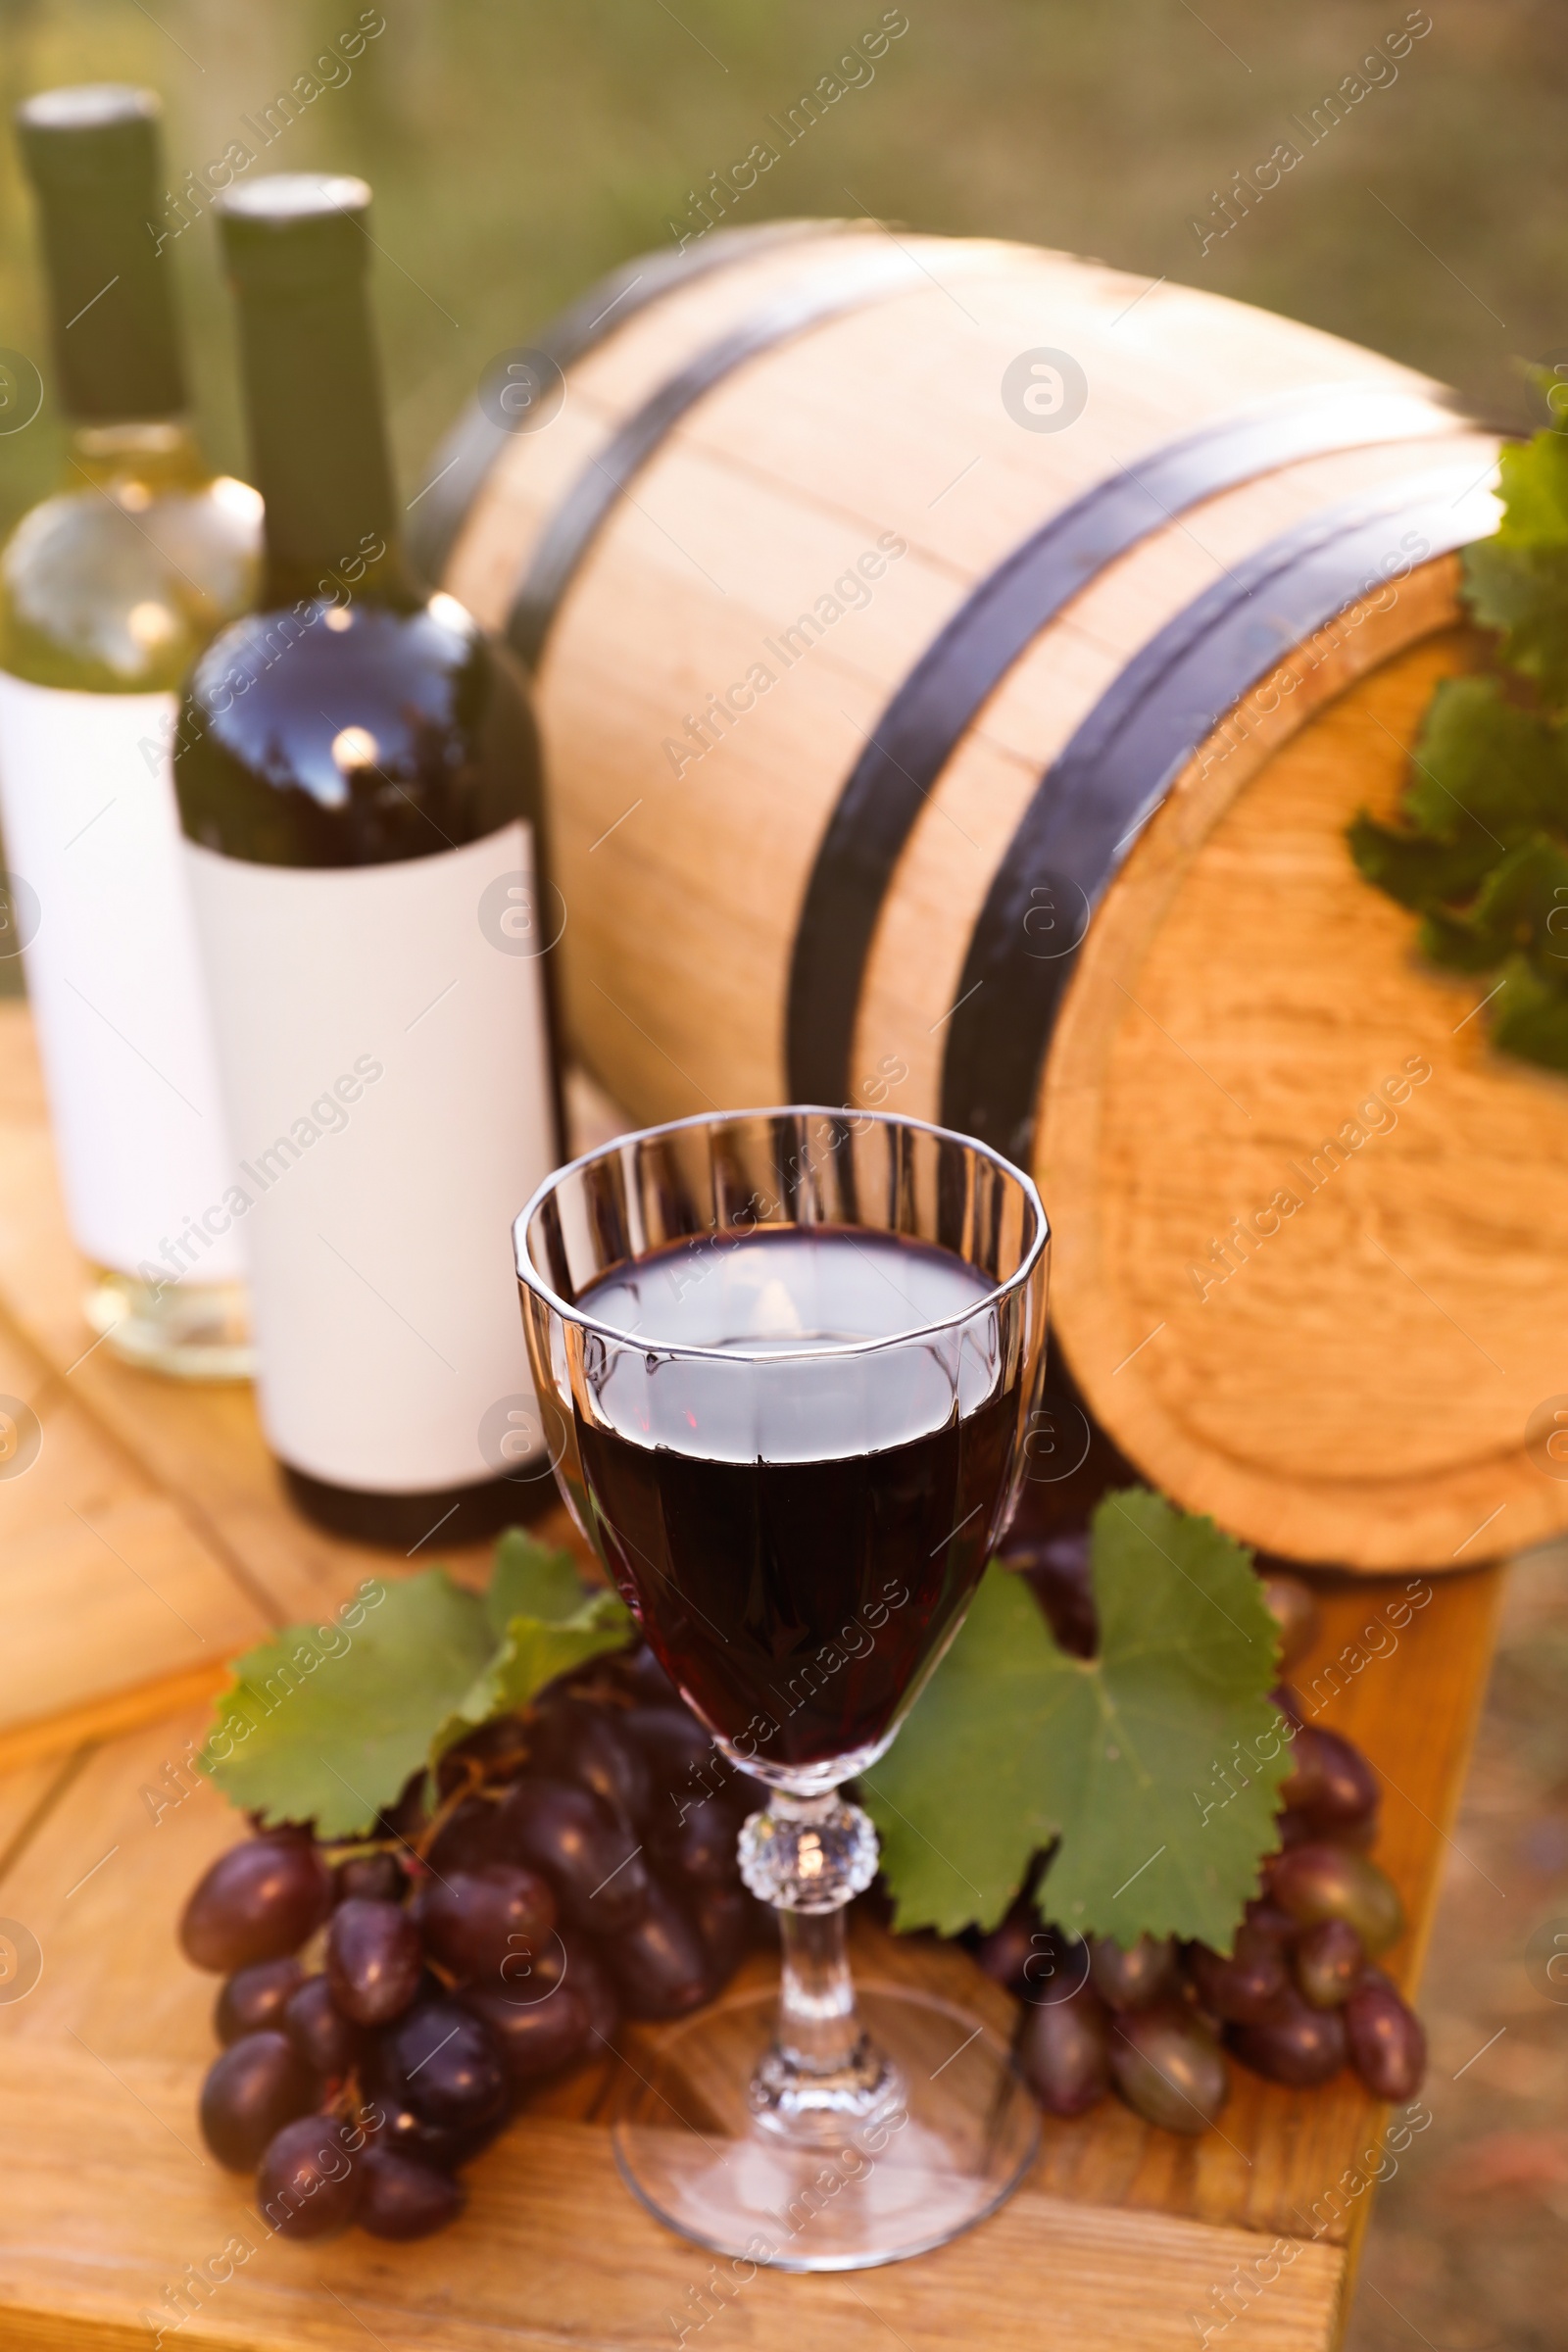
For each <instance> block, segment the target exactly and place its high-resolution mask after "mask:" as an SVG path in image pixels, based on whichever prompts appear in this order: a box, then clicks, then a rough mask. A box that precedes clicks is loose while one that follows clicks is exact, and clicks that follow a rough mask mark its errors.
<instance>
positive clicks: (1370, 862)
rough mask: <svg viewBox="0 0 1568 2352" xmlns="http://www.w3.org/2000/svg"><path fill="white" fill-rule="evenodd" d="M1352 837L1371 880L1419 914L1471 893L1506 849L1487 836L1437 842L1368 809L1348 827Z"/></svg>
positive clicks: (1353, 847)
mask: <svg viewBox="0 0 1568 2352" xmlns="http://www.w3.org/2000/svg"><path fill="white" fill-rule="evenodd" d="M1347 838H1348V841H1349V844H1350V855H1351V857H1352V858H1354V859H1355V862H1356V866H1357V868H1358V869H1359V871H1360V872H1361V873H1363V874H1364V875H1365V876H1366V879H1367V880H1368V881H1369V882H1373V883H1375V884H1376V885H1377V887H1378V889H1379V890H1381V891H1384V892H1385V893H1386V894H1387V895H1388V897H1390V898H1391V899H1397V901H1398V903H1399V905H1400V906H1401V907H1410V908H1411V909H1412V910H1413V911H1414V912H1415V913H1417V914H1422V913H1425V912H1426V910H1427V909H1428V908H1429V907H1434V906H1438V905H1441V904H1442V903H1443V902H1444V901H1445V900H1448V899H1467V898H1469V896H1470V894H1471V893H1472V891H1474V890H1475V888H1476V886H1477V884H1478V883H1480V882H1481V881H1482V879H1483V878H1484V877H1485V875H1486V873H1487V870H1488V868H1489V867H1490V866H1492V865H1493V864H1495V861H1496V858H1497V857H1498V856H1499V854H1500V853H1499V852H1498V851H1497V850H1495V849H1494V848H1493V846H1492V844H1491V843H1490V842H1488V841H1484V840H1482V841H1477V840H1474V839H1472V840H1469V841H1466V842H1461V843H1453V842H1446V841H1431V840H1429V839H1427V838H1426V837H1425V836H1424V835H1422V834H1419V833H1408V832H1404V831H1402V830H1400V829H1398V828H1397V827H1395V826H1392V825H1380V824H1379V823H1378V821H1377V819H1376V818H1375V817H1371V816H1368V815H1367V814H1366V812H1365V810H1364V809H1363V810H1362V812H1361V814H1360V815H1359V816H1357V817H1354V818H1352V820H1351V822H1350V824H1349V825H1348V828H1347Z"/></svg>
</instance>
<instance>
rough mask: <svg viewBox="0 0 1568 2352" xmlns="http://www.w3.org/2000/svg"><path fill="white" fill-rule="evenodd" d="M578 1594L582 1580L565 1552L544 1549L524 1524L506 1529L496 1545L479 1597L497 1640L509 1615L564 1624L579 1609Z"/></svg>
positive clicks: (569, 1556)
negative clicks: (485, 1586)
mask: <svg viewBox="0 0 1568 2352" xmlns="http://www.w3.org/2000/svg"><path fill="white" fill-rule="evenodd" d="M583 1598H584V1587H583V1581H582V1578H581V1577H580V1576H579V1575H578V1573H577V1563H576V1561H575V1560H574V1559H573V1558H572V1556H571V1554H570V1552H569V1551H551V1550H548V1549H547V1548H546V1546H545V1545H544V1544H541V1543H540V1542H539V1541H538V1539H537V1537H535V1536H530V1535H529V1534H528V1532H527V1530H526V1529H525V1528H521V1527H509V1528H508V1530H507V1532H506V1534H505V1535H504V1536H503V1537H502V1538H501V1539H500V1541H499V1542H498V1544H496V1555H495V1565H494V1567H493V1568H492V1569H491V1571H490V1585H489V1590H488V1591H487V1592H486V1593H485V1596H484V1605H485V1610H486V1613H487V1614H488V1616H489V1619H490V1623H491V1624H492V1626H493V1627H494V1628H495V1631H496V1637H497V1639H498V1640H500V1639H502V1638H503V1637H504V1636H505V1634H506V1631H507V1628H508V1626H509V1625H510V1624H511V1623H512V1620H513V1619H514V1617H538V1618H542V1619H543V1621H544V1622H545V1624H547V1625H560V1624H563V1623H564V1621H565V1619H566V1618H568V1617H571V1616H574V1615H575V1613H576V1612H577V1610H578V1609H580V1608H581V1607H582V1604H583Z"/></svg>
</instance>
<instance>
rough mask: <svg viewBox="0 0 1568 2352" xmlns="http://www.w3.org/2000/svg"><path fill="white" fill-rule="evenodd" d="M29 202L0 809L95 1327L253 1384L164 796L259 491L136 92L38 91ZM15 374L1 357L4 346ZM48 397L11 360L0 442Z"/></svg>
mask: <svg viewBox="0 0 1568 2352" xmlns="http://www.w3.org/2000/svg"><path fill="white" fill-rule="evenodd" d="M17 138H18V144H19V146H20V148H21V151H22V159H23V162H24V164H25V167H26V172H27V176H28V178H29V179H30V180H31V182H32V186H33V190H34V193H35V195H36V197H37V203H38V225H39V230H40V235H41V242H42V246H43V259H44V273H45V280H46V286H47V291H48V297H49V309H50V313H51V323H52V327H53V347H54V369H53V383H52V386H51V389H52V391H53V393H54V396H55V399H56V403H57V405H58V408H59V410H60V412H61V415H62V417H63V419H64V421H65V423H66V426H67V428H68V438H67V442H66V449H65V464H64V466H63V467H62V479H61V482H60V485H59V487H58V489H57V490H56V491H55V492H54V493H53V495H52V496H50V497H48V498H45V499H44V500H42V501H41V502H40V504H39V505H37V506H35V507H34V508H33V509H32V510H31V512H30V513H29V514H27V515H24V516H23V518H22V520H21V522H19V523H18V525H17V528H16V530H15V531H14V533H13V534H12V536H11V538H10V540H9V542H8V543H7V545H6V547H5V550H4V553H3V554H0V803H3V807H4V815H5V830H6V850H7V855H8V857H9V858H10V861H11V871H10V874H9V876H8V877H7V878H6V893H5V901H4V906H3V908H0V942H3V944H0V953H3V954H14V953H15V952H16V946H17V943H18V941H19V938H20V944H21V947H22V951H23V955H24V958H25V967H26V976H27V994H28V997H29V998H30V1000H31V1006H32V1016H33V1026H34V1031H35V1034H36V1036H37V1041H38V1049H39V1055H40V1058H41V1060H42V1062H43V1071H44V1080H45V1084H46V1086H47V1088H48V1095H49V1110H50V1120H51V1124H52V1126H53V1129H54V1142H55V1157H56V1162H57V1165H58V1168H59V1174H60V1183H61V1190H62V1191H63V1193H64V1195H65V1201H66V1211H67V1215H68V1217H69V1220H70V1225H71V1233H72V1238H73V1241H74V1242H75V1243H76V1246H77V1248H78V1249H79V1250H80V1251H81V1253H82V1256H83V1257H84V1258H85V1259H86V1261H87V1264H88V1266H89V1268H90V1270H91V1271H90V1277H89V1289H88V1292H87V1297H86V1302H85V1303H86V1313H87V1318H88V1321H89V1322H90V1323H91V1324H92V1326H93V1328H94V1329H95V1330H97V1331H98V1332H100V1333H101V1334H103V1335H105V1336H106V1337H107V1339H108V1342H109V1345H110V1347H111V1348H113V1349H114V1350H115V1351H116V1352H117V1353H119V1354H121V1355H123V1356H124V1357H125V1358H126V1359H127V1360H128V1361H129V1362H131V1363H134V1364H137V1365H139V1366H141V1367H143V1368H144V1369H151V1370H157V1371H162V1372H170V1373H173V1374H176V1375H178V1376H180V1377H183V1378H186V1379H202V1378H212V1379H219V1380H232V1379H234V1378H236V1377H237V1376H240V1375H243V1374H245V1373H248V1372H249V1370H250V1368H251V1357H250V1348H249V1335H248V1332H247V1329H246V1315H245V1298H244V1286H243V1275H244V1258H243V1253H242V1249H241V1244H242V1240H243V1234H242V1231H241V1230H240V1228H239V1227H238V1226H237V1225H236V1223H235V1219H234V1214H233V1203H232V1201H231V1200H230V1199H229V1197H228V1196H229V1188H230V1186H231V1184H232V1182H233V1168H232V1163H231V1160H230V1155H229V1151H228V1146H227V1143H226V1141H225V1138H224V1133H223V1114H222V1103H221V1094H220V1088H219V1078H218V1068H217V1059H216V1056H215V1054H214V1052H213V1043H212V1038H211V1035H210V1031H209V1025H208V1019H207V1007H206V1005H205V1003H204V1002H203V997H202V987H201V966H200V961H199V958H198V954H197V948H196V937H195V930H194V926H193V924H192V920H191V912H190V907H189V903H188V896H187V891H186V882H185V874H184V871H183V865H184V860H183V858H182V856H181V852H180V840H179V822H178V819H177V817H176V815H175V812H174V793H173V786H172V782H171V780H170V746H171V742H172V736H173V732H174V720H175V711H176V700H175V694H176V689H177V687H178V685H179V683H180V680H181V679H182V678H183V677H184V675H185V673H186V671H187V670H188V669H189V668H190V665H191V662H192V661H193V660H194V658H195V657H196V655H197V654H198V653H200V651H201V649H202V648H203V647H204V646H205V645H206V644H207V642H208V641H209V639H210V638H211V637H212V636H213V634H214V632H215V631H216V630H218V629H220V628H221V627H222V626H223V624H224V623H225V622H226V621H228V620H230V619H232V618H233V617H234V615H235V614H236V613H243V612H244V611H245V609H246V607H247V606H248V605H250V604H251V603H252V602H253V601H254V599H255V593H256V559H257V552H258V542H259V539H260V535H261V534H260V525H261V500H260V499H259V498H258V497H257V495H256V493H255V491H254V490H251V489H249V488H247V486H246V485H245V484H244V483H242V482H236V481H230V480H227V479H224V478H222V477H215V476H214V474H213V471H212V468H211V467H210V466H208V465H207V464H206V463H205V462H204V460H203V458H202V453H201V450H200V449H199V447H198V446H197V443H196V439H195V436H194V435H193V433H192V432H191V429H190V425H189V423H188V421H187V419H186V417H185V414H184V411H185V406H186V392H185V372H184V367H183V364H182V361H181V357H180V349H179V336H178V330H177V322H176V318H175V288H174V277H173V270H174V264H173V260H172V257H170V258H164V259H161V258H160V256H159V254H158V251H157V249H156V248H155V246H154V245H153V244H152V242H151V240H150V239H149V237H148V234H147V229H146V221H147V219H148V217H149V215H151V214H152V213H154V212H155V211H156V210H157V202H158V190H159V189H160V188H161V187H162V185H163V176H164V174H163V165H162V161H161V153H160V138H159V105H158V100H157V99H156V97H154V95H153V94H152V92H151V91H150V90H137V89H129V88H125V87H123V86H122V85H120V84H118V83H113V82H94V83H90V84H87V85H85V86H83V87H80V88H70V89H58V90H44V91H41V92H40V93H39V94H38V95H37V96H36V97H33V98H29V99H28V100H27V101H26V103H25V105H24V106H22V107H21V108H20V109H19V111H18V115H17ZM11 356H12V358H13V359H15V358H16V355H11ZM35 396H36V398H38V399H41V397H42V383H41V376H40V374H39V371H38V370H36V369H34V370H33V371H32V374H31V376H30V378H28V379H27V380H26V381H24V380H23V371H22V368H21V367H20V366H18V367H9V368H7V369H5V370H4V371H3V392H0V405H3V406H4V407H5V408H6V410H7V411H8V413H7V414H6V416H5V417H4V423H5V426H6V429H7V430H10V431H15V430H16V429H18V427H19V426H20V425H23V424H25V423H26V421H27V413H26V412H27V408H28V407H30V405H31V403H32V401H33V399H34V397H35Z"/></svg>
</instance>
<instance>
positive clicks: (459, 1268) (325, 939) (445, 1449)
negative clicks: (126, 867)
mask: <svg viewBox="0 0 1568 2352" xmlns="http://www.w3.org/2000/svg"><path fill="white" fill-rule="evenodd" d="M186 856H187V858H188V861H189V867H190V872H191V877H192V884H193V896H194V899H195V905H196V915H197V923H198V927H199V929H200V932H201V939H202V949H203V954H204V956H205V959H206V965H207V971H208V980H209V988H210V991H211V996H212V1003H213V1011H214V1020H215V1024H216V1027H217V1031H218V1037H219V1044H220V1051H221V1063H222V1071H223V1082H224V1087H225V1091H226V1096H227V1103H228V1114H229V1126H230V1129H231V1131H232V1133H233V1135H234V1138H235V1142H236V1147H237V1150H238V1153H239V1159H238V1173H237V1177H236V1180H235V1181H236V1184H237V1185H238V1187H239V1189H240V1190H241V1191H242V1192H243V1193H244V1194H245V1195H246V1204H245V1208H244V1212H243V1221H244V1226H245V1234H246V1243H247V1248H248V1251H249V1256H250V1267H251V1303H252V1314H253V1318H254V1322H255V1327H256V1340H257V1349H258V1354H259V1357H260V1364H261V1371H260V1392H261V1407H262V1419H263V1422H264V1424H265V1426H266V1429H267V1435H268V1439H269V1442H270V1445H271V1446H272V1449H273V1451H274V1452H275V1453H276V1454H277V1455H278V1456H279V1457H280V1459H281V1460H283V1461H285V1462H287V1463H289V1464H290V1465H291V1466H292V1467H293V1468H295V1469H297V1470H304V1471H306V1472H308V1473H310V1474H311V1475H312V1476H313V1477H316V1478H320V1479H326V1480H328V1481H330V1482H331V1483H332V1484H334V1485H337V1486H343V1487H353V1488H360V1489H366V1490H369V1491H370V1492H372V1493H378V1494H418V1493H420V1492H422V1491H424V1490H426V1489H432V1488H441V1487H454V1486H465V1485H467V1484H469V1483H471V1482H473V1481H476V1480H480V1479H487V1478H494V1477H496V1476H498V1475H500V1474H502V1473H504V1472H506V1471H508V1470H515V1469H516V1468H518V1467H519V1466H521V1465H522V1464H523V1463H524V1462H526V1460H527V1459H528V1457H529V1455H530V1454H533V1453H535V1452H536V1451H537V1450H538V1447H539V1445H540V1440H539V1438H538V1435H537V1433H538V1420H537V1416H536V1414H535V1412H534V1407H533V1395H532V1389H531V1385H530V1382H529V1378H528V1361H527V1352H526V1349H525V1348H524V1345H523V1337H522V1317H521V1313H520V1310H519V1307H518V1301H517V1281H516V1274H515V1268H514V1265H513V1257H512V1221H513V1219H514V1218H515V1215H516V1213H517V1211H518V1210H519V1209H520V1208H521V1207H522V1205H523V1203H524V1202H525V1201H526V1200H527V1199H528V1196H529V1195H530V1193H532V1192H533V1190H534V1188H535V1186H536V1185H537V1184H539V1183H540V1181H541V1180H542V1179H543V1178H544V1177H545V1176H546V1175H547V1174H548V1173H549V1170H550V1168H551V1166H552V1164H553V1158H554V1154H553V1152H552V1148H551V1147H552V1139H553V1124H554V1123H553V1118H552V1112H551V1090H550V1062H549V1031H548V1027H547V1023H546V1014H545V1002H544V982H543V970H542V965H541V961H540V953H541V951H542V950H543V949H545V948H548V947H549V946H550V945H551V944H553V943H552V942H551V940H550V939H549V937H548V935H547V936H545V937H543V938H541V937H540V936H539V933H538V930H537V928H536V922H535V911H534V888H533V841H532V835H531V833H530V831H529V829H528V827H527V826H525V825H523V824H522V823H520V822H518V823H515V824H511V825H507V826H504V827H503V828H502V830H501V831H500V832H498V833H492V834H490V835H488V836H487V838H486V839H485V840H483V841H477V842H472V843H469V844H468V845H467V846H466V847H465V848H463V849H459V850H451V851H447V852H445V853H443V854H442V855H441V856H438V857H434V858H409V859H405V860H402V861H400V862H399V863H397V864H393V865H374V866H359V867H353V868H342V867H333V868H328V869H320V868H308V869H307V868H300V867H294V866H275V865H253V864H250V863H248V862H246V861H245V860H243V859H241V858H224V857H221V856H219V855H218V854H217V853H216V852H214V851H212V850H208V849H202V848H198V847H197V846H195V845H194V844H191V843H187V845H186ZM539 1468H540V1471H541V1474H543V1475H548V1466H547V1465H546V1464H545V1463H544V1462H543V1461H542V1460H541V1461H540V1463H539Z"/></svg>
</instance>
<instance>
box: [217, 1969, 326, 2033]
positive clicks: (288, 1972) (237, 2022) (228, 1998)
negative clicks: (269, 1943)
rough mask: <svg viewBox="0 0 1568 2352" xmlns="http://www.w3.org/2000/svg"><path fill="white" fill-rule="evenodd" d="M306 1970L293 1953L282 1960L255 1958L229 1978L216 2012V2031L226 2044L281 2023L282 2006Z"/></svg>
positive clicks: (219, 1998) (219, 1997) (220, 1995)
mask: <svg viewBox="0 0 1568 2352" xmlns="http://www.w3.org/2000/svg"><path fill="white" fill-rule="evenodd" d="M303 1974H304V1971H303V1970H302V1969H301V1967H300V1964H299V1962H298V1961H297V1960H296V1959H294V1958H293V1957H292V1955H290V1956H288V1957H286V1958H284V1959H282V1960H253V1961H252V1963H251V1965H250V1967H249V1968H242V1969H241V1970H240V1971H239V1973H238V1975H237V1976H232V1977H230V1978H229V1980H228V1983H227V1984H226V1985H224V1986H223V1989H222V1991H221V1993H220V1994H219V1996H218V2006H217V2008H216V2009H215V2010H214V2011H213V2030H214V2032H215V2033H216V2034H217V2035H218V2038H219V2040H220V2041H221V2042H222V2044H223V2045H224V2047H225V2048H226V2047H227V2045H228V2044H229V2043H230V2042H231V2041H238V2039H239V2037H240V2035H241V2034H260V2033H262V2032H264V2031H265V2029H266V2028H267V2027H268V2026H280V2025H281V2023H282V2018H283V2005H284V2003H285V2002H286V2001H287V1999H288V1996H289V1994H290V1993H291V1992H292V1991H293V1989H294V1987H295V1985H297V1984H298V1983H299V1982H300V1979H301V1977H302V1975H303Z"/></svg>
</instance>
